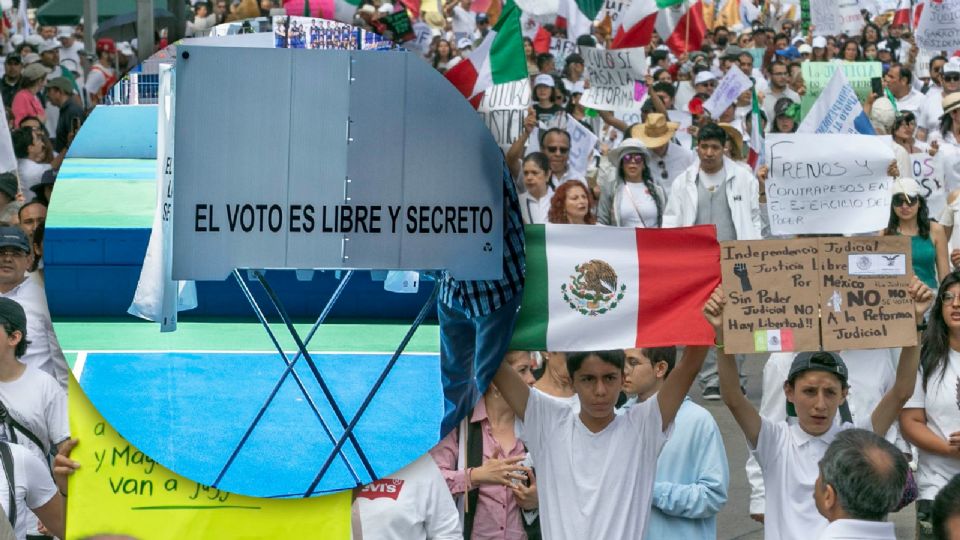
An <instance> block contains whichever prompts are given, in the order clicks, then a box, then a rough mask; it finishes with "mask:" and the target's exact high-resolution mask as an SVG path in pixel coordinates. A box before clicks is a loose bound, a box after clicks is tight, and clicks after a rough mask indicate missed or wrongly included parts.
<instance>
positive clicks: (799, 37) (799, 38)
mask: <svg viewBox="0 0 960 540" xmlns="http://www.w3.org/2000/svg"><path fill="white" fill-rule="evenodd" d="M805 41H806V39H804V37H803V36H797V37H795V38H793V41H791V42H790V44H791V45H797V44H798V43H803V42H805Z"/></svg>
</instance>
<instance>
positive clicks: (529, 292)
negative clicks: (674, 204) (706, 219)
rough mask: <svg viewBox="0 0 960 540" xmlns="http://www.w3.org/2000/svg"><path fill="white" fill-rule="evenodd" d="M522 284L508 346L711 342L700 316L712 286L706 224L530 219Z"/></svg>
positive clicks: (711, 246) (714, 268)
mask: <svg viewBox="0 0 960 540" xmlns="http://www.w3.org/2000/svg"><path fill="white" fill-rule="evenodd" d="M525 230H526V260H527V268H526V285H525V286H524V291H523V301H522V303H521V308H520V315H519V317H518V319H517V324H516V327H515V328H514V331H513V340H512V342H511V343H510V348H511V349H517V350H530V351H596V350H609V349H624V348H631V347H657V346H668V345H709V344H712V343H713V339H714V335H713V330H712V329H711V328H710V325H709V324H707V322H706V320H705V319H704V318H703V314H702V312H701V310H702V308H703V304H704V303H705V302H706V301H707V298H709V297H710V293H711V292H713V289H714V288H715V287H716V286H717V285H718V284H719V283H720V246H719V244H717V234H716V229H715V228H714V227H713V225H700V226H696V227H684V228H677V229H632V228H625V227H599V226H596V225H549V224H548V225H528V226H526V228H525Z"/></svg>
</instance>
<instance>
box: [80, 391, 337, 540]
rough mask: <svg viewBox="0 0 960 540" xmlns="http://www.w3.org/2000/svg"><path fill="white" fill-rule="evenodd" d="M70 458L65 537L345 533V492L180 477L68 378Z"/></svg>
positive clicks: (150, 539) (165, 539) (147, 539)
mask: <svg viewBox="0 0 960 540" xmlns="http://www.w3.org/2000/svg"><path fill="white" fill-rule="evenodd" d="M69 390H70V391H69V393H68V399H69V406H70V432H71V433H72V434H73V436H74V437H76V438H77V439H78V441H79V443H78V444H77V447H76V448H75V449H74V450H73V453H72V454H71V458H72V459H74V460H75V461H78V462H79V463H80V464H81V467H80V468H79V469H77V471H76V473H74V474H73V475H72V476H71V477H70V480H69V494H70V497H69V498H67V523H69V529H68V535H67V538H68V539H75V538H84V537H87V536H90V535H96V534H102V533H103V532H104V531H110V532H111V533H114V534H123V535H130V536H132V537H135V538H142V539H144V540H175V539H181V538H283V537H294V536H302V535H303V531H307V530H309V531H310V534H311V535H312V536H313V537H315V538H348V537H349V535H350V492H349V491H344V492H341V493H337V494H334V495H325V496H323V497H314V498H309V499H302V498H300V499H260V498H253V497H243V496H240V495H235V494H232V493H226V492H223V491H220V490H218V489H216V488H212V487H209V486H205V485H202V484H200V483H198V482H194V481H192V480H188V479H187V478H184V477H182V476H178V475H176V474H174V473H173V472H171V471H170V470H168V469H165V468H164V467H162V466H160V465H158V464H157V463H156V462H154V461H153V460H152V459H151V458H150V457H149V456H146V455H144V454H143V453H142V452H140V451H139V450H137V449H136V448H135V447H133V446H132V445H131V444H130V443H128V442H127V441H126V440H125V439H123V438H122V437H121V436H120V435H119V434H118V433H117V432H116V431H115V430H114V429H113V428H112V427H111V426H110V425H109V424H108V423H107V422H106V421H105V420H104V419H103V417H102V416H100V413H98V412H97V410H96V408H94V406H93V405H92V404H91V403H90V401H89V400H88V399H87V396H86V395H85V394H84V393H83V390H82V389H81V388H80V385H79V384H77V383H76V381H75V380H74V378H73V377H71V378H70V388H69Z"/></svg>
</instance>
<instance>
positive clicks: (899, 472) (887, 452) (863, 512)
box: [820, 429, 908, 521]
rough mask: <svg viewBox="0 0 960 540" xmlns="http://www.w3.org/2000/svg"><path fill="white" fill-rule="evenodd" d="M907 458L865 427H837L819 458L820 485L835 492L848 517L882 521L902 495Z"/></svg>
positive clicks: (905, 481)
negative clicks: (843, 428) (841, 429)
mask: <svg viewBox="0 0 960 540" xmlns="http://www.w3.org/2000/svg"><path fill="white" fill-rule="evenodd" d="M907 467H908V465H907V460H906V459H904V457H903V453H901V452H900V451H899V450H897V447H896V446H894V445H893V444H891V443H890V442H889V441H887V440H886V439H884V438H883V437H881V436H879V435H877V434H876V433H873V432H871V431H867V430H865V429H847V430H844V431H841V432H840V433H838V434H837V436H836V437H835V438H834V439H833V442H832V443H830V446H829V447H828V448H827V451H826V453H824V454H823V458H821V459H820V479H821V488H823V487H825V486H827V485H829V486H833V490H834V491H835V492H836V493H837V500H838V502H839V503H840V507H841V508H843V510H844V511H845V512H846V513H847V514H848V515H849V516H850V518H851V519H859V520H864V521H883V520H884V519H885V518H886V517H887V514H888V513H889V512H890V511H892V510H893V509H894V508H895V507H896V505H897V503H898V502H900V498H901V496H902V495H903V487H904V485H906V483H907Z"/></svg>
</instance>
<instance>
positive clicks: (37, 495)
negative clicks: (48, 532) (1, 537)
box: [0, 444, 57, 540]
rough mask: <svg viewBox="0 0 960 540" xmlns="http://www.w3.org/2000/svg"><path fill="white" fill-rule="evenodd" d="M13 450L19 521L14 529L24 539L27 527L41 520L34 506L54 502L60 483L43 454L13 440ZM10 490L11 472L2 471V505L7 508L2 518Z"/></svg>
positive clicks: (4, 517)
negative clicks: (36, 452) (56, 481)
mask: <svg viewBox="0 0 960 540" xmlns="http://www.w3.org/2000/svg"><path fill="white" fill-rule="evenodd" d="M10 450H11V454H13V469H14V472H13V483H14V485H15V488H14V501H15V504H16V507H17V525H16V527H15V528H14V531H13V532H14V534H15V536H16V538H17V539H18V540H22V539H24V538H26V537H27V528H28V527H29V526H30V525H31V524H34V523H36V521H37V518H36V517H35V516H34V515H33V514H32V513H31V512H30V510H33V509H35V508H40V507H41V506H43V505H45V504H47V503H48V502H50V499H52V498H53V496H54V495H56V494H57V486H56V485H55V484H54V483H53V478H52V477H51V476H50V471H49V470H48V469H47V466H46V465H44V463H43V462H42V461H40V458H38V457H37V456H35V455H33V454H31V453H30V451H29V450H27V449H26V448H24V447H22V446H20V445H18V444H11V445H10ZM0 468H2V467H0ZM9 494H10V488H9V485H8V484H7V475H6V474H4V473H3V472H0V509H2V510H3V515H2V516H0V519H7V515H8V514H7V513H8V512H9V509H8V508H7V505H9V504H10V495H9Z"/></svg>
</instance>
